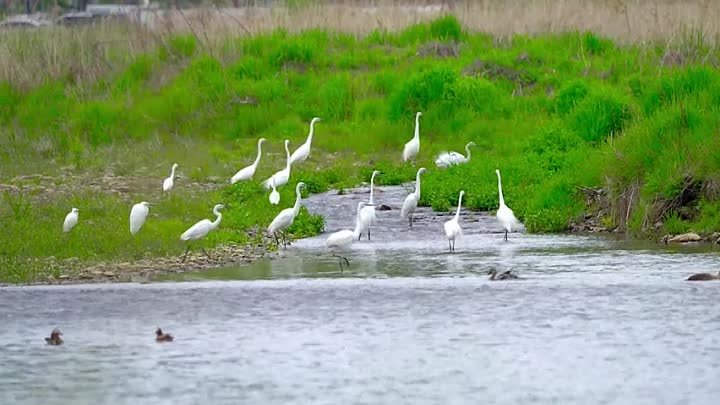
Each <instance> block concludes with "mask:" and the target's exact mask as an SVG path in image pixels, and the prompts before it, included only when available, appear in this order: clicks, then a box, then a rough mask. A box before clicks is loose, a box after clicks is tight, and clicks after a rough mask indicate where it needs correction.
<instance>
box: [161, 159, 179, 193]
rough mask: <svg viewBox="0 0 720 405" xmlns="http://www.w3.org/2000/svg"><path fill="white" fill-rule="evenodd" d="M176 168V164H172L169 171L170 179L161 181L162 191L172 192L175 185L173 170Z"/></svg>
mask: <svg viewBox="0 0 720 405" xmlns="http://www.w3.org/2000/svg"><path fill="white" fill-rule="evenodd" d="M177 168H178V164H177V163H173V165H172V169H171V170H170V177H168V178H167V179H165V180H163V191H164V192H167V191H170V190H172V188H173V185H174V184H175V170H176V169H177Z"/></svg>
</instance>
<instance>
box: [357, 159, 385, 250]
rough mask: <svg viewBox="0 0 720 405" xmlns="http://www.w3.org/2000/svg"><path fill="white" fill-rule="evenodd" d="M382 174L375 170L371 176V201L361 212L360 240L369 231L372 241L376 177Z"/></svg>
mask: <svg viewBox="0 0 720 405" xmlns="http://www.w3.org/2000/svg"><path fill="white" fill-rule="evenodd" d="M378 174H380V172H379V171H377V170H374V171H373V172H372V176H370V200H369V201H368V203H367V204H366V205H365V206H364V207H363V208H362V210H360V225H361V226H360V233H359V234H358V240H360V237H361V236H362V234H363V233H364V232H365V231H367V235H368V240H370V226H371V225H372V224H374V223H375V219H376V217H375V191H374V190H375V176H377V175H378Z"/></svg>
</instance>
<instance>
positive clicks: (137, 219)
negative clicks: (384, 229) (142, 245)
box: [63, 112, 522, 270]
mask: <svg viewBox="0 0 720 405" xmlns="http://www.w3.org/2000/svg"><path fill="white" fill-rule="evenodd" d="M421 116H422V113H421V112H418V113H416V114H415V133H414V135H413V137H412V139H411V140H410V141H408V142H407V143H406V144H405V146H404V148H403V152H402V159H403V162H412V163H413V164H415V159H416V157H417V156H418V154H419V153H420V117H421ZM319 121H321V119H320V118H318V117H315V118H313V119H312V121H310V132H309V133H308V136H307V140H306V141H305V143H303V144H302V145H300V147H298V148H297V149H296V150H295V152H293V153H292V154H290V149H289V145H290V141H289V140H287V139H286V140H285V153H286V163H285V168H283V169H281V170H279V171H277V172H276V173H275V174H273V175H272V176H270V177H269V178H268V179H266V180H265V181H263V182H262V186H263V187H265V188H266V189H271V190H272V191H271V192H270V196H269V201H270V203H271V204H273V205H277V204H279V202H280V194H279V193H278V191H277V188H278V187H281V186H284V185H285V184H287V183H288V181H289V180H290V171H291V168H292V166H293V165H294V164H298V163H301V162H303V161H305V160H306V159H307V158H308V156H309V155H310V148H311V146H312V138H313V133H314V130H315V124H316V123H317V122H319ZM266 141H267V140H266V139H265V138H260V139H258V142H257V149H258V151H257V157H256V158H255V160H254V161H253V163H252V164H251V165H249V166H247V167H244V168H242V169H240V170H239V171H238V172H237V173H235V174H234V175H233V176H232V177H231V178H230V183H231V184H234V183H236V182H238V181H249V180H252V178H253V176H254V175H255V172H256V170H257V167H258V165H259V164H260V158H261V156H262V145H263V143H264V142H266ZM471 146H475V143H474V142H469V143H468V144H467V145H466V146H465V151H466V153H467V155H465V156H463V155H462V154H460V153H458V152H454V151H453V152H443V153H441V154H439V155H438V156H437V158H436V159H435V165H436V166H437V167H439V168H447V167H450V166H453V165H459V164H463V163H467V162H469V161H470V157H471V155H470V147H471ZM178 167H179V166H178V164H177V163H175V164H173V165H172V168H171V170H170V176H169V177H167V178H166V179H164V180H163V184H162V190H163V192H164V193H168V192H170V191H171V190H172V189H173V186H174V183H175V177H176V175H175V171H176V170H177V168H178ZM426 171H427V170H426V169H425V168H424V167H421V168H420V169H419V170H418V171H417V175H416V178H415V191H414V192H412V193H410V194H409V195H408V196H407V197H406V198H405V201H404V202H403V206H402V209H401V210H400V215H401V217H402V218H407V219H408V223H409V226H410V227H412V224H413V213H414V212H415V210H416V209H417V206H418V202H419V201H420V175H421V174H423V173H425V172H426ZM495 173H496V174H497V178H498V194H499V199H500V207H499V208H498V210H497V214H496V216H497V219H498V221H499V222H500V224H501V225H502V227H503V228H504V229H505V237H504V239H505V240H507V235H508V232H512V231H513V230H519V229H522V224H521V223H520V221H518V219H517V218H516V217H515V214H514V213H513V211H512V210H511V209H510V208H509V207H508V206H507V205H505V200H504V198H503V193H502V180H501V178H500V171H499V170H495ZM378 174H380V172H379V171H377V170H375V171H373V173H372V176H371V177H370V198H369V201H368V202H367V203H365V202H360V203H358V206H357V214H356V218H355V229H354V230H349V229H343V230H341V231H338V232H334V233H332V234H331V235H330V236H328V238H327V241H326V247H327V248H328V249H329V250H330V251H331V252H332V253H333V256H336V257H338V258H339V259H340V269H341V270H342V268H343V262H345V263H346V264H347V265H349V264H350V262H349V261H348V259H347V258H346V257H344V256H341V255H340V254H338V253H339V252H341V251H345V250H348V249H349V248H350V247H351V245H352V243H353V241H355V240H358V241H359V240H360V239H361V237H362V235H363V234H364V233H367V238H368V240H370V228H371V226H372V225H373V224H374V223H375V222H376V219H377V218H376V215H375V201H374V188H375V177H376V176H377V175H378ZM303 187H305V183H303V182H302V181H301V182H298V183H297V185H296V187H295V194H296V197H295V204H294V205H293V206H292V207H291V208H286V209H284V210H282V211H280V213H279V214H278V215H277V216H276V217H275V219H273V221H272V222H271V223H270V225H269V226H268V228H267V229H268V231H269V232H270V233H272V234H273V236H274V237H275V240H276V242H277V243H278V245H279V244H280V242H281V239H282V243H283V246H286V245H287V240H286V236H285V230H286V229H287V228H288V227H290V226H291V225H292V224H293V222H294V221H295V218H296V217H297V215H298V213H299V212H300V200H301V189H302V188H303ZM464 195H465V191H464V190H462V191H460V195H459V197H458V207H457V211H456V212H455V216H454V217H453V218H452V219H450V220H449V221H447V222H445V224H444V231H445V236H446V237H447V240H448V247H449V250H450V252H454V251H455V240H456V239H458V238H459V237H461V236H462V227H461V226H460V209H461V207H462V199H463V196H464ZM150 206H151V204H149V203H148V202H145V201H142V202H139V203H137V204H135V205H133V206H132V208H131V210H130V233H131V234H132V235H135V234H136V233H137V232H139V231H140V228H142V226H143V224H144V223H145V220H146V219H147V216H148V214H149V212H150ZM222 208H224V205H223V204H217V205H215V207H213V213H214V214H215V220H214V221H210V220H209V219H203V220H201V221H199V222H197V223H195V224H194V225H193V226H191V227H190V228H188V229H187V230H186V231H185V232H183V233H182V234H181V235H180V240H182V241H185V242H190V241H194V240H199V239H203V238H204V237H205V236H207V235H208V233H210V231H212V230H214V229H216V228H217V227H218V226H219V225H220V221H221V220H222V214H221V213H220V210H221V209H222ZM77 223H78V209H77V208H72V210H71V211H70V213H68V214H67V216H66V217H65V221H64V223H63V232H70V230H72V229H73V227H75V225H77ZM189 249H190V245H189V243H188V245H187V249H186V250H185V255H184V256H183V261H185V259H186V258H187V254H188V252H189ZM203 252H204V253H205V255H206V256H208V258H209V257H210V256H209V255H208V254H207V252H205V250H204V249H203Z"/></svg>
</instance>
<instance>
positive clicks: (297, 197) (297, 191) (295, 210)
mask: <svg viewBox="0 0 720 405" xmlns="http://www.w3.org/2000/svg"><path fill="white" fill-rule="evenodd" d="M300 197H301V196H300V187H297V188H296V189H295V205H293V216H295V217H296V216H297V214H298V213H299V212H300Z"/></svg>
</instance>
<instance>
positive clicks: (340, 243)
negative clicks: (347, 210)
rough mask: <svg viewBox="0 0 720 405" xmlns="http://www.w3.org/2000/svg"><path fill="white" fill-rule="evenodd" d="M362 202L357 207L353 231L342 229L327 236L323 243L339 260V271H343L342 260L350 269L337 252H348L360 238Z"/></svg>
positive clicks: (348, 263)
mask: <svg viewBox="0 0 720 405" xmlns="http://www.w3.org/2000/svg"><path fill="white" fill-rule="evenodd" d="M363 205H365V203H364V202H362V201H360V202H359V203H358V205H357V214H355V230H353V231H351V230H349V229H343V230H341V231H337V232H334V233H332V234H330V236H328V238H327V240H326V241H325V246H326V247H327V248H328V249H329V250H330V251H331V252H333V256H335V257H337V258H339V259H340V271H343V260H344V261H345V263H346V264H347V265H348V267H350V261H349V260H348V259H347V257H345V256H341V255H339V254H338V253H337V252H339V251H344V250H349V249H350V246H352V243H353V241H354V240H355V239H356V238H359V237H360V211H361V210H362V207H363Z"/></svg>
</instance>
